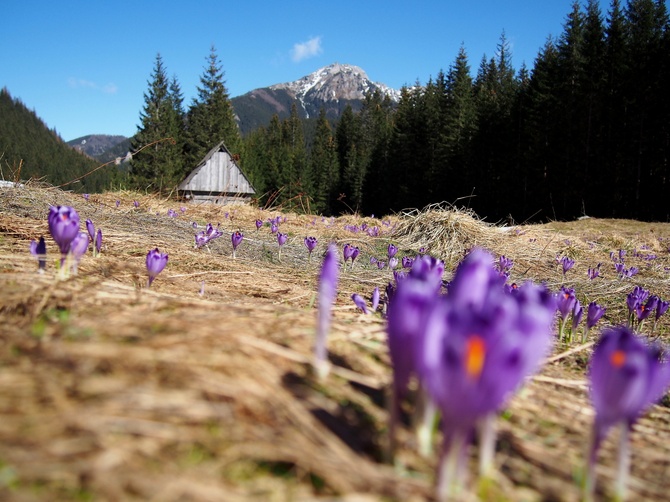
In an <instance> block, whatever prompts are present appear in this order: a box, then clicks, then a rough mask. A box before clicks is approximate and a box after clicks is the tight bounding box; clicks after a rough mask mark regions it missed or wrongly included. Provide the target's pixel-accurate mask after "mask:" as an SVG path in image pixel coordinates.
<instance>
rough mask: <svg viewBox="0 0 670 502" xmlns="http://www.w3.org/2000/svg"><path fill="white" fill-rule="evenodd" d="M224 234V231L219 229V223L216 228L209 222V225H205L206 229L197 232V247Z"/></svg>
mask: <svg viewBox="0 0 670 502" xmlns="http://www.w3.org/2000/svg"><path fill="white" fill-rule="evenodd" d="M194 228H195V227H194ZM222 235H223V232H221V231H220V230H219V225H217V226H216V228H214V225H212V224H211V223H208V224H207V227H205V230H201V231H200V232H198V233H197V234H195V247H196V248H201V247H203V246H205V245H207V244H209V243H210V242H211V241H213V240H214V239H218V238H219V237H221V236H222ZM208 249H209V248H208Z"/></svg>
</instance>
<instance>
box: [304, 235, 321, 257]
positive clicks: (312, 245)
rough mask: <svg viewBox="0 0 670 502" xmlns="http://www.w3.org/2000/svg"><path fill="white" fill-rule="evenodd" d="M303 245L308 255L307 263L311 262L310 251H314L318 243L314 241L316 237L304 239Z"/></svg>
mask: <svg viewBox="0 0 670 502" xmlns="http://www.w3.org/2000/svg"><path fill="white" fill-rule="evenodd" d="M304 243H305V247H306V248H307V253H308V258H307V261H312V251H314V250H315V249H316V245H317V244H318V243H319V241H318V240H317V239H316V237H305V240H304Z"/></svg>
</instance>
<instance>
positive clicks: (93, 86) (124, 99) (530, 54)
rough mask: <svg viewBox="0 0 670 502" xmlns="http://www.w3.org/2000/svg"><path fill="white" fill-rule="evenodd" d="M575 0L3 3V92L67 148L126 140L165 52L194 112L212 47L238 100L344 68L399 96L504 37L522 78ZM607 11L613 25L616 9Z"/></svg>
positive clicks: (475, 61) (488, 50)
mask: <svg viewBox="0 0 670 502" xmlns="http://www.w3.org/2000/svg"><path fill="white" fill-rule="evenodd" d="M572 2H573V0H542V1H538V0H472V1H464V0H431V1H421V0H418V1H416V2H408V1H395V0H389V1H370V0H358V1H350V0H341V1H338V2H328V3H326V2H320V1H318V0H311V1H305V2H303V1H291V0H286V1H282V2H267V1H259V0H244V1H240V0H236V1H228V0H222V1H214V0H211V1H194V2H176V1H170V0H162V1H151V0H147V1H143V0H133V1H126V0H118V1H115V2H105V1H96V0H89V1H87V2H83V1H70V2H66V1H63V2H56V1H48V2H47V1H31V0H3V2H2V17H3V28H2V30H0V86H2V87H7V89H8V90H9V92H10V93H11V94H12V96H14V97H18V98H20V99H21V100H22V101H23V102H24V103H25V104H26V106H28V108H30V109H34V110H35V111H36V113H37V114H38V115H39V116H40V117H41V118H42V119H43V120H44V121H45V122H46V124H47V125H48V126H49V127H51V128H55V129H56V130H57V131H58V133H59V134H60V135H61V136H62V137H63V139H65V140H66V141H68V140H71V139H75V138H77V137H80V136H84V135H86V134H121V135H124V136H130V135H132V134H134V133H135V132H136V130H137V124H138V123H139V114H140V111H141V109H142V106H143V102H144V98H143V94H144V92H145V91H146V90H147V88H148V83H147V82H148V80H149V78H150V74H151V72H152V68H153V65H154V61H155V57H156V54H157V53H160V54H161V55H162V57H163V61H164V63H165V65H166V67H167V71H168V74H169V75H170V76H172V75H175V76H176V77H177V79H178V81H179V83H180V84H181V87H182V90H183V92H184V96H185V98H186V99H185V102H186V104H187V105H188V104H189V103H190V102H191V100H192V98H193V97H194V95H195V93H196V86H197V85H198V82H199V78H200V75H201V74H202V73H203V69H204V66H205V64H206V61H205V59H206V57H207V56H208V54H209V49H210V47H211V46H212V45H214V46H215V47H216V49H217V53H218V55H219V59H220V61H221V63H222V65H223V70H224V72H225V80H226V86H227V88H228V90H229V92H230V95H231V97H234V96H238V95H241V94H244V93H246V92H248V91H251V90H253V89H256V88H258V87H265V86H268V85H271V84H276V83H281V82H290V81H293V80H296V79H298V78H300V77H302V76H304V75H307V74H309V73H311V72H313V71H315V70H316V69H318V68H320V67H322V66H326V65H328V64H331V63H334V62H339V63H347V64H353V65H357V66H360V67H361V68H363V69H364V70H365V71H366V72H367V74H368V76H369V77H370V79H372V80H373V81H376V82H382V83H384V84H386V85H388V86H391V87H394V88H400V87H401V86H403V85H405V84H406V85H412V84H414V83H415V82H416V81H417V80H418V81H419V82H421V83H425V82H426V81H427V80H428V79H429V78H430V77H431V76H435V75H436V74H437V73H438V72H439V71H440V70H441V69H443V70H445V71H447V70H448V68H449V66H450V65H451V64H452V63H453V61H454V59H455V57H456V55H457V53H458V50H459V47H460V46H461V45H463V46H464V47H465V50H466V52H467V54H468V58H469V62H470V66H471V68H472V71H473V73H475V72H476V70H477V68H478V66H479V63H480V61H481V58H482V56H484V55H486V56H487V57H492V56H494V54H495V51H496V45H497V43H498V42H499V40H500V36H501V34H502V33H503V31H504V32H505V35H506V37H507V39H508V40H509V42H510V44H511V48H512V55H513V64H514V67H515V69H517V70H518V69H519V68H520V66H521V64H522V63H523V62H525V63H526V65H527V66H528V67H529V68H532V66H533V62H534V60H535V57H536V56H537V54H538V51H539V50H540V49H541V47H542V46H543V45H544V43H545V41H546V40H547V37H549V36H550V35H551V36H559V35H560V34H561V33H562V31H563V24H564V22H565V19H566V16H567V15H568V13H569V12H570V10H571V6H572ZM624 3H625V2H624ZM601 6H602V9H603V13H604V14H605V13H606V11H607V8H608V6H609V1H608V0H602V1H601Z"/></svg>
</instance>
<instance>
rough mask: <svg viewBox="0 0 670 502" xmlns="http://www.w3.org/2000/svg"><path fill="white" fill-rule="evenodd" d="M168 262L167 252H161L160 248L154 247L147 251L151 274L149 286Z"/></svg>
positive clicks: (147, 262)
mask: <svg viewBox="0 0 670 502" xmlns="http://www.w3.org/2000/svg"><path fill="white" fill-rule="evenodd" d="M167 262H168V255H167V253H161V252H160V251H159V250H158V248H155V249H152V250H151V251H149V252H148V253H147V260H146V264H147V273H148V274H149V283H148V284H147V287H148V288H150V287H151V283H152V282H154V279H155V278H156V277H157V276H158V274H160V273H161V272H162V271H163V269H164V268H165V266H166V265H167Z"/></svg>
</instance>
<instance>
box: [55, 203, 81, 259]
mask: <svg viewBox="0 0 670 502" xmlns="http://www.w3.org/2000/svg"><path fill="white" fill-rule="evenodd" d="M48 222H49V232H50V233H51V237H53V239H54V241H56V244H57V245H58V248H59V249H60V252H61V255H62V258H61V264H62V262H63V261H64V259H65V256H66V255H67V253H68V251H70V243H71V242H72V240H73V239H74V238H75V237H76V236H77V234H78V233H79V213H77V211H75V210H74V208H72V207H69V206H51V208H50V209H49V217H48Z"/></svg>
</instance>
